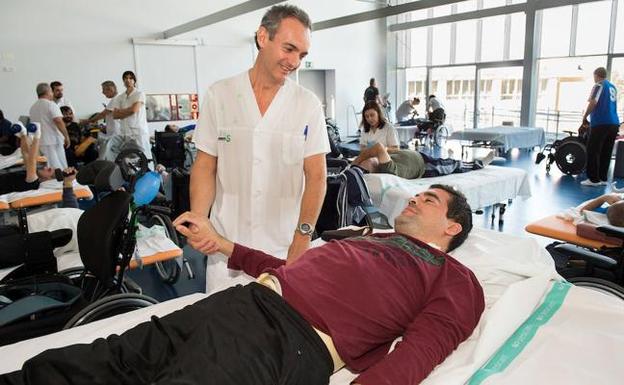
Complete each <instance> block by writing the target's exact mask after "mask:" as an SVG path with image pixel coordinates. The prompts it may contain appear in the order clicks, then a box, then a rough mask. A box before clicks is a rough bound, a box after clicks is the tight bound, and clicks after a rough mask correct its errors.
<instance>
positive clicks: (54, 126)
mask: <svg viewBox="0 0 624 385" xmlns="http://www.w3.org/2000/svg"><path fill="white" fill-rule="evenodd" d="M37 97H38V98H39V99H37V101H36V102H35V104H33V105H32V107H30V121H31V122H34V123H39V124H40V125H41V140H40V142H39V143H40V146H39V148H40V150H41V153H42V154H43V155H44V156H45V157H46V158H47V159H48V166H50V167H52V168H61V169H65V168H67V158H66V157H65V149H66V148H68V147H69V135H68V134H67V129H66V128H65V123H64V122H63V114H62V113H61V109H60V108H59V106H58V105H57V104H56V103H54V102H53V101H52V98H53V96H52V88H51V87H50V86H49V85H48V84H47V83H39V84H38V85H37Z"/></svg>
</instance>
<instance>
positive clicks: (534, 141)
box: [449, 126, 546, 156]
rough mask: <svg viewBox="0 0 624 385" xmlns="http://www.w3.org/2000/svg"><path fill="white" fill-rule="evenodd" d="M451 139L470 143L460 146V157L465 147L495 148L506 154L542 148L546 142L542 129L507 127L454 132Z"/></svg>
mask: <svg viewBox="0 0 624 385" xmlns="http://www.w3.org/2000/svg"><path fill="white" fill-rule="evenodd" d="M453 139H454V140H459V141H467V142H470V144H468V145H462V156H463V155H464V149H465V147H487V148H495V149H498V150H500V152H501V153H506V152H507V151H509V150H510V149H512V148H528V149H531V148H533V147H535V146H540V147H542V146H543V145H544V143H545V142H546V139H545V136H544V129H542V128H534V127H509V126H498V127H487V128H477V129H468V130H462V131H455V132H453V133H452V134H451V136H450V137H449V140H453Z"/></svg>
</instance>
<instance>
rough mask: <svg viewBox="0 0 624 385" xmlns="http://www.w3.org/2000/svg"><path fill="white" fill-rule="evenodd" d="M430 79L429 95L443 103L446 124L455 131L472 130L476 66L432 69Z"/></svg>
mask: <svg viewBox="0 0 624 385" xmlns="http://www.w3.org/2000/svg"><path fill="white" fill-rule="evenodd" d="M429 79H430V80H429V90H430V91H429V94H434V95H435V96H436V97H437V98H438V99H439V100H441V101H442V104H443V105H444V107H445V111H446V123H447V124H448V125H450V126H451V127H452V129H453V130H463V129H464V128H472V127H473V114H474V95H475V66H474V65H472V66H459V67H438V68H432V69H431V70H430V72H429Z"/></svg>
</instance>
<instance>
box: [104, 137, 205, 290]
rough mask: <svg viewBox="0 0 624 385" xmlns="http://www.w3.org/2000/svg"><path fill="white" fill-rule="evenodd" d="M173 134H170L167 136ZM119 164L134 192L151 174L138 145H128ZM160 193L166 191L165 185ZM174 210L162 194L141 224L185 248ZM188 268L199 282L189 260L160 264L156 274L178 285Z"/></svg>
mask: <svg viewBox="0 0 624 385" xmlns="http://www.w3.org/2000/svg"><path fill="white" fill-rule="evenodd" d="M166 134H169V133H166ZM115 163H116V164H117V165H118V166H119V168H120V170H121V173H122V176H123V178H124V179H125V180H126V181H128V183H129V185H130V191H132V186H133V185H134V183H135V181H136V180H137V178H139V177H140V176H142V175H144V174H145V173H146V172H148V171H149V168H148V163H149V161H148V159H147V157H146V156H145V154H144V153H143V150H142V149H141V147H140V146H138V145H137V144H135V143H127V144H126V145H124V147H123V148H122V150H121V152H120V153H119V155H117V158H116V159H115ZM160 190H161V191H162V184H161V188H160ZM171 213H172V210H171V208H170V207H168V202H167V201H166V199H165V198H164V194H159V195H158V196H157V197H156V199H155V202H154V204H150V205H147V206H145V207H144V208H143V209H142V210H141V211H140V212H139V223H141V224H143V225H144V226H146V227H148V228H151V227H153V226H155V225H156V226H160V227H161V228H162V229H163V231H164V233H165V236H166V237H167V238H169V239H170V240H171V241H172V242H173V243H175V244H176V245H177V246H179V247H182V244H181V242H180V239H179V238H178V235H177V232H176V231H175V228H174V227H173V223H172V221H171V217H170V216H171ZM182 266H184V268H185V270H186V273H187V276H188V278H189V279H193V278H195V273H194V272H193V270H192V269H191V265H190V263H189V261H188V260H187V259H186V258H185V257H183V256H182V257H178V258H176V259H174V260H167V261H159V262H156V263H155V268H156V272H157V273H158V275H159V277H160V279H161V280H162V281H163V282H165V283H168V284H174V283H176V282H177V281H178V279H179V277H180V272H181V270H182Z"/></svg>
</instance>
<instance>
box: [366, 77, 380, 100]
mask: <svg viewBox="0 0 624 385" xmlns="http://www.w3.org/2000/svg"><path fill="white" fill-rule="evenodd" d="M367 102H376V103H377V104H379V105H382V101H381V96H380V95H379V88H377V81H376V80H375V78H371V79H370V81H369V86H368V88H366V89H365V90H364V104H366V103H367Z"/></svg>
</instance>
